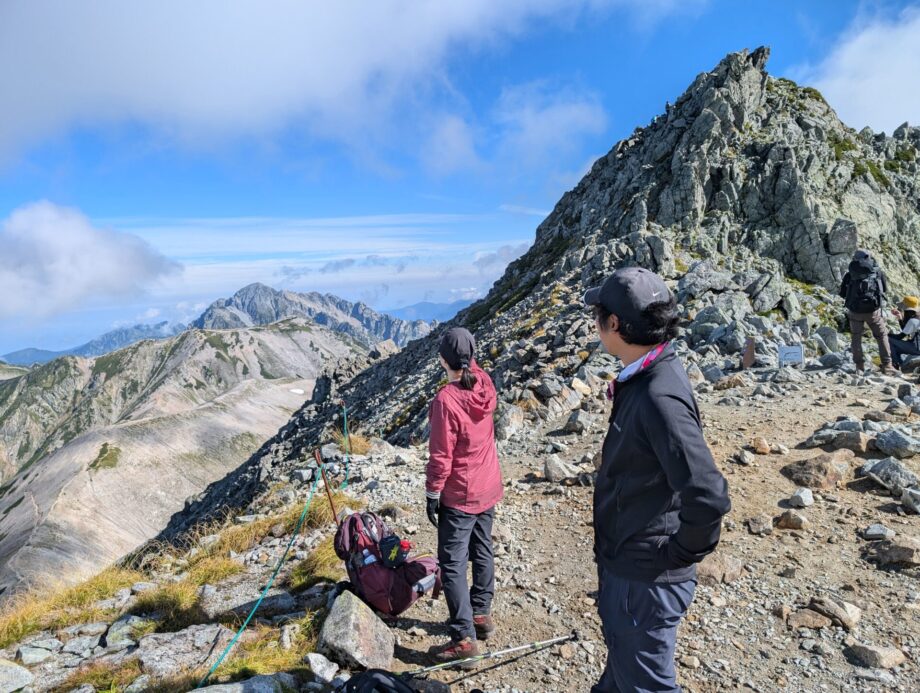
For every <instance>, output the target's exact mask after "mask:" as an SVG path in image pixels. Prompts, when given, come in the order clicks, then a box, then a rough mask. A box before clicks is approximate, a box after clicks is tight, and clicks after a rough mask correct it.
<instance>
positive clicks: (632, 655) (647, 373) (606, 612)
mask: <svg viewBox="0 0 920 693" xmlns="http://www.w3.org/2000/svg"><path fill="white" fill-rule="evenodd" d="M585 303H586V304H587V305H589V306H592V307H593V308H594V311H595V317H596V320H597V328H598V334H599V336H600V339H601V342H602V343H603V345H604V347H605V348H606V349H607V351H608V352H609V353H611V354H612V355H614V356H617V357H618V358H619V359H620V360H621V361H622V362H623V363H624V364H626V365H625V366H624V368H623V369H622V370H621V371H620V374H619V375H618V377H617V378H616V380H615V381H614V382H612V383H611V387H610V389H609V390H608V394H609V396H610V397H611V399H612V400H613V410H612V412H611V414H610V427H609V429H608V431H607V436H606V438H605V439H604V448H603V453H602V462H601V467H600V470H599V471H598V476H597V485H596V486H595V491H594V541H595V556H596V559H597V563H598V575H599V581H600V597H599V600H598V609H599V611H600V617H601V621H602V623H603V630H604V638H605V640H606V642H607V667H606V670H605V671H604V674H603V677H602V678H601V680H600V681H599V682H598V683H597V684H596V685H595V686H594V687H593V688H592V693H611V692H619V693H626V692H627V691H628V692H630V693H631V692H632V691H680V687H679V686H678V685H677V680H676V674H675V670H674V650H675V646H676V636H677V626H678V625H679V623H680V620H681V618H683V616H684V614H685V613H686V611H687V607H689V606H690V602H691V601H692V599H693V593H694V590H695V588H696V565H695V564H696V563H698V562H699V561H701V560H702V559H703V557H705V556H706V555H707V554H709V553H710V552H712V551H713V550H714V549H715V547H716V544H718V542H719V534H720V531H721V527H722V517H723V516H724V515H725V514H726V513H727V512H728V511H729V509H730V507H731V505H730V502H729V498H728V484H727V483H726V481H725V478H724V477H723V476H722V474H721V473H720V472H719V470H718V469H717V468H716V465H715V462H714V461H713V459H712V455H711V454H710V452H709V447H708V446H707V445H706V441H705V439H704V438H703V432H702V426H701V423H700V413H699V409H698V407H697V403H696V399H695V397H694V395H693V389H692V387H691V386H690V381H689V380H688V378H687V373H686V371H685V370H684V367H683V365H682V364H681V362H680V360H679V359H678V358H677V355H676V354H675V353H674V350H673V348H672V347H671V346H670V345H669V340H671V339H673V338H674V337H675V336H676V330H677V315H678V314H677V305H676V303H675V301H674V298H673V297H672V296H671V293H670V291H669V290H668V287H667V285H665V283H664V281H662V279H661V278H660V277H659V276H658V275H656V274H654V273H653V272H650V271H648V270H646V269H642V268H634V267H632V268H625V269H620V270H617V271H616V272H614V273H613V274H612V275H611V276H610V277H609V278H608V279H607V281H605V282H604V284H603V286H600V287H597V288H594V289H591V290H590V291H588V292H587V293H586V294H585Z"/></svg>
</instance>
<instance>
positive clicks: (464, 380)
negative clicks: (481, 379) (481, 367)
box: [460, 366, 477, 390]
mask: <svg viewBox="0 0 920 693" xmlns="http://www.w3.org/2000/svg"><path fill="white" fill-rule="evenodd" d="M476 383H477V380H476V376H475V375H473V372H472V371H471V370H470V367H469V366H464V367H463V372H462V373H461V375H460V387H462V388H463V389H464V390H472V389H473V388H475V387H476Z"/></svg>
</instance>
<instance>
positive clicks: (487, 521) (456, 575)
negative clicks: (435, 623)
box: [438, 505, 495, 640]
mask: <svg viewBox="0 0 920 693" xmlns="http://www.w3.org/2000/svg"><path fill="white" fill-rule="evenodd" d="M494 519H495V508H494V507H493V508H489V509H488V510H486V511H485V512H482V513H479V514H478V515H470V514H469V513H465V512H463V511H462V510H455V509H454V508H446V507H444V506H443V505H442V506H441V508H440V510H439V511H438V562H439V563H440V564H441V582H442V583H443V587H444V598H445V599H446V600H447V609H448V611H450V623H449V624H448V625H449V627H450V637H451V639H452V640H463V639H464V638H470V639H471V640H475V639H476V629H475V628H474V627H473V616H474V615H476V616H479V615H482V614H488V613H491V609H492V597H493V595H494V594H495V560H494V558H493V555H492V521H493V520H494ZM469 561H472V562H473V586H472V587H469V586H468V585H467V582H466V566H467V563H469Z"/></svg>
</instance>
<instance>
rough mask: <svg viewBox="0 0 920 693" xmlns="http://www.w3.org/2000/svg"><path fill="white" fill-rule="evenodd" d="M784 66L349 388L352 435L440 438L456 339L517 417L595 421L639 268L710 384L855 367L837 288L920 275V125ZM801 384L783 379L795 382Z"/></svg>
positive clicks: (743, 69)
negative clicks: (584, 299)
mask: <svg viewBox="0 0 920 693" xmlns="http://www.w3.org/2000/svg"><path fill="white" fill-rule="evenodd" d="M768 55H769V50H768V49H766V48H759V49H757V50H755V51H753V52H748V51H741V52H738V53H732V54H729V55H728V56H726V58H725V59H723V60H722V61H721V62H720V63H719V64H718V65H717V66H716V67H715V68H714V69H713V70H712V71H710V72H705V73H703V74H701V75H699V76H698V77H697V78H696V79H695V80H694V82H693V83H692V84H691V86H690V87H689V89H688V90H687V91H686V92H685V93H684V94H683V95H682V96H681V97H680V98H679V99H677V101H676V102H675V103H674V104H669V105H668V106H667V108H666V111H665V113H664V114H662V115H661V116H658V117H656V118H655V119H654V120H653V121H652V122H651V123H650V124H649V125H648V126H647V127H645V128H639V129H637V130H636V131H635V132H634V133H633V134H632V135H631V136H629V137H628V138H626V139H624V140H622V141H621V142H619V143H617V145H616V146H615V147H614V148H613V149H612V150H611V151H610V152H609V153H608V154H607V155H606V156H604V157H601V158H600V159H599V160H598V161H597V162H595V164H594V166H593V167H592V169H591V171H590V172H589V173H588V174H587V175H586V176H585V177H584V178H583V179H582V180H581V182H579V183H578V185H577V186H576V187H575V188H574V189H573V190H571V191H569V192H567V193H566V194H565V195H563V197H562V199H561V200H560V201H559V202H558V204H557V205H556V206H555V208H554V210H553V211H552V213H551V214H550V215H549V216H548V217H547V218H546V219H545V220H544V221H543V223H542V224H540V226H539V227H538V229H537V232H536V239H535V242H534V244H533V247H532V248H531V249H530V250H529V251H528V252H527V253H526V254H525V255H524V256H522V257H521V258H519V259H518V260H516V261H514V262H513V263H511V265H509V267H508V268H507V270H506V272H505V274H504V275H503V277H502V278H501V279H499V280H498V281H497V282H496V283H495V285H494V286H493V288H492V290H491V291H490V292H489V294H488V295H487V296H486V297H485V298H484V299H482V300H481V301H478V302H477V303H475V304H474V305H472V306H471V307H469V308H468V309H466V310H464V311H463V312H461V313H460V314H459V315H458V316H457V317H456V318H455V319H454V320H453V321H451V322H450V323H448V324H446V325H443V326H438V327H437V328H436V329H435V330H434V332H433V333H432V334H431V335H429V337H428V338H426V339H420V340H416V341H414V342H411V343H410V344H408V345H407V346H406V347H405V348H404V349H403V350H402V351H401V352H400V353H399V354H397V355H395V356H392V357H390V358H388V359H386V360H384V361H381V362H378V363H375V364H373V365H372V366H371V367H370V368H368V369H367V370H365V371H363V372H361V373H359V374H358V375H357V376H356V377H355V378H353V379H352V380H350V381H348V382H346V383H343V384H341V385H340V386H339V387H338V388H337V394H336V400H338V399H339V398H342V399H344V400H345V401H346V403H347V404H348V406H349V407H350V411H349V418H350V421H351V422H352V424H353V425H354V426H356V427H358V428H359V429H363V430H365V431H368V432H373V433H382V434H383V435H384V436H385V437H387V438H388V439H389V440H390V441H392V442H398V443H406V442H409V441H412V440H423V439H424V438H425V437H426V425H427V420H426V413H427V405H428V403H429V402H430V400H431V397H432V396H433V394H434V393H435V392H436V390H437V387H438V386H439V383H440V382H441V379H442V372H441V370H440V368H439V366H438V364H437V360H436V347H437V342H438V338H439V337H440V334H441V332H442V330H443V329H446V328H447V327H449V326H451V325H454V324H458V325H464V326H466V327H468V328H469V329H471V330H472V331H473V332H474V333H475V334H476V337H477V339H478V343H479V352H480V360H481V361H482V363H483V365H484V366H485V367H486V368H487V369H489V370H490V372H491V373H492V375H493V377H494V379H495V381H496V384H497V386H498V389H499V392H500V393H501V395H500V396H501V399H502V400H503V407H502V411H500V412H499V417H500V419H501V418H502V417H504V410H505V407H507V406H509V405H513V406H515V407H518V410H522V411H524V412H526V416H527V417H528V418H530V419H533V420H544V419H550V420H554V419H557V418H559V419H561V418H562V417H568V416H569V415H570V414H571V412H572V411H573V410H576V409H578V408H580V407H585V408H588V409H590V408H591V407H592V406H593V405H592V404H590V400H591V398H590V397H588V396H586V394H585V392H588V393H590V392H592V391H597V389H598V388H600V387H603V380H604V379H605V378H608V379H609V378H610V377H612V374H613V372H614V371H615V364H613V363H612V361H611V360H610V359H609V358H607V357H606V356H605V355H604V354H601V353H599V350H598V348H597V346H598V344H597V341H596V339H595V336H594V325H593V319H592V318H591V317H590V315H588V314H587V312H586V311H585V310H584V308H583V306H582V305H581V300H580V297H581V294H582V293H583V291H584V290H585V288H587V287H589V286H591V285H594V284H596V283H598V282H600V281H601V280H602V279H603V278H604V277H605V276H606V275H607V274H609V272H611V271H612V270H613V269H615V268H616V267H621V266H628V265H642V266H646V267H649V268H651V269H653V270H655V271H657V272H659V273H660V274H662V275H663V276H664V277H665V278H666V279H667V280H668V281H669V282H670V283H671V285H672V289H673V290H674V292H675V293H676V294H677V296H678V298H679V300H680V303H681V309H682V311H683V312H682V320H681V335H680V338H679V339H678V340H677V341H676V342H675V348H676V349H677V350H678V351H679V353H680V354H681V355H682V357H683V358H684V360H685V362H687V364H688V366H689V368H690V369H691V370H692V371H693V377H695V378H697V379H698V380H699V381H708V382H712V383H714V382H716V381H718V380H719V379H720V378H722V377H723V376H724V374H725V372H726V370H729V369H731V368H734V367H736V366H737V365H738V363H739V362H740V358H741V352H742V351H743V349H744V348H745V345H746V344H747V342H748V340H752V341H753V343H754V348H755V363H756V364H758V365H760V366H771V365H772V366H774V367H775V366H776V365H777V363H778V361H777V346H778V345H780V344H804V345H805V348H806V352H807V353H808V354H809V355H810V356H820V357H821V359H822V361H820V362H818V361H815V362H814V363H815V365H816V366H818V367H821V366H826V367H832V366H839V365H841V364H844V363H845V362H846V354H845V353H842V352H840V351H839V350H840V349H841V348H842V345H843V344H844V342H845V340H842V339H840V338H838V328H839V327H840V326H841V321H842V317H843V309H842V303H841V302H840V301H839V299H837V298H836V289H837V286H838V283H839V281H840V279H841V274H842V272H843V271H845V267H846V265H847V263H848V261H849V259H850V257H851V255H852V252H853V250H855V249H856V248H857V247H866V248H868V249H869V250H870V251H872V252H873V253H874V254H875V255H876V256H877V257H878V259H879V261H880V262H881V264H882V265H883V267H884V268H885V271H886V273H887V274H888V276H889V278H890V280H891V285H892V290H893V291H894V292H899V291H903V290H906V289H908V288H909V287H912V286H914V285H915V282H916V281H917V277H918V272H920V264H918V262H920V260H918V258H917V257H916V253H914V252H913V249H914V247H915V246H916V238H917V236H918V232H920V211H918V209H920V175H918V168H917V162H916V153H917V148H918V146H920V129H918V128H910V127H906V126H905V127H903V128H899V129H898V131H897V132H896V133H895V134H894V135H893V136H891V137H887V136H885V135H881V134H879V135H875V134H872V133H869V132H866V131H863V132H861V133H856V131H854V130H852V129H851V128H848V127H847V126H845V125H844V124H843V123H841V122H840V120H839V119H838V118H837V116H836V114H835V113H834V112H833V110H832V109H831V107H830V106H829V105H828V104H827V103H826V102H825V101H824V99H823V97H822V96H821V95H820V94H819V93H818V92H817V91H816V90H814V89H812V88H809V87H804V88H803V87H799V86H798V85H796V84H794V83H793V82H791V81H789V80H786V79H777V78H774V77H772V76H770V75H769V74H768V73H767V72H766V69H765V68H766V62H767V58H768ZM797 377H799V376H798V374H797V373H796V372H795V371H792V370H790V369H781V370H780V371H779V372H777V374H776V376H775V380H776V381H777V382H779V381H789V380H794V379H796V378H797ZM576 381H577V382H576ZM765 391H766V388H765ZM339 411H340V408H339V406H338V404H337V403H336V402H333V401H331V400H329V399H327V400H325V403H323V402H322V401H320V400H317V401H316V402H313V403H311V404H309V405H307V406H305V407H304V408H303V409H302V410H301V411H299V412H298V413H297V414H296V415H295V416H294V418H293V419H292V420H291V421H290V422H289V423H288V424H287V425H286V426H284V427H283V428H282V429H281V430H280V431H279V433H278V435H277V436H276V437H275V438H274V439H273V440H272V441H269V442H268V443H266V445H264V446H263V447H262V449H261V450H260V451H259V452H257V453H256V455H254V456H253V458H252V459H251V460H250V461H249V462H248V463H247V464H246V465H245V466H243V467H241V468H240V469H239V470H237V471H236V472H234V474H232V475H230V476H229V477H228V478H226V479H224V480H222V481H220V482H218V483H216V484H214V485H213V486H212V487H211V488H210V489H209V490H208V493H206V494H204V495H203V496H202V498H201V499H200V501H199V502H198V503H195V504H193V505H192V506H190V507H189V508H187V509H186V511H185V512H184V513H182V514H180V515H177V516H176V517H174V518H173V520H172V522H171V523H170V526H169V527H168V528H167V530H166V531H165V532H164V534H163V537H164V538H174V537H175V536H177V535H178V534H181V532H183V531H184V530H186V529H188V528H190V527H191V526H193V525H194V524H195V522H197V521H199V520H201V519H205V518H208V517H211V516H213V514H214V513H215V512H219V509H220V508H222V507H225V506H226V505H230V506H239V505H246V504H247V503H249V502H251V500H252V498H254V497H256V498H257V497H258V496H259V493H260V491H261V490H263V489H264V488H265V487H266V485H267V484H269V483H271V481H272V480H274V481H277V480H279V479H283V478H286V475H287V474H289V473H290V471H291V470H292V469H294V468H296V465H297V463H298V460H301V459H302V458H303V456H304V455H305V454H308V452H309V450H310V448H311V447H312V446H314V445H317V444H318V443H321V442H323V441H324V440H325V439H326V438H327V437H328V435H329V431H330V428H331V427H332V426H335V425H338V424H337V417H338V416H339ZM562 421H563V423H564V419H562ZM500 428H502V429H504V427H500Z"/></svg>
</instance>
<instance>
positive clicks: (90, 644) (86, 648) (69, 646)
mask: <svg viewBox="0 0 920 693" xmlns="http://www.w3.org/2000/svg"><path fill="white" fill-rule="evenodd" d="M99 641H100V637H99V636H98V635H83V636H80V637H77V638H73V639H72V640H68V641H67V643H66V644H65V645H64V649H63V650H62V652H65V653H67V654H75V655H79V656H80V657H89V656H90V655H91V654H92V653H93V650H94V649H95V648H96V647H98V646H99Z"/></svg>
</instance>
